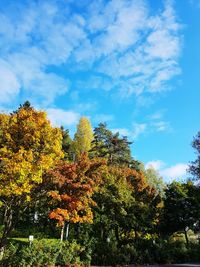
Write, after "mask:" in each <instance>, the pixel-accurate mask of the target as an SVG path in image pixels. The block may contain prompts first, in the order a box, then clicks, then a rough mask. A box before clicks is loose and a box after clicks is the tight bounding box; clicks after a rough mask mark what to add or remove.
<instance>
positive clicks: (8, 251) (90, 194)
mask: <svg viewBox="0 0 200 267" xmlns="http://www.w3.org/2000/svg"><path fill="white" fill-rule="evenodd" d="M131 144H132V142H129V141H128V139H127V137H125V136H120V134H119V133H113V132H112V131H110V130H109V129H108V128H107V125H106V124H104V123H100V124H99V125H98V126H97V127H96V128H94V131H93V130H92V127H91V124H90V122H89V119H87V118H85V117H83V118H81V119H80V121H79V123H78V125H77V132H76V133H75V136H74V138H73V139H72V138H71V137H70V134H69V130H67V129H64V128H63V127H61V128H54V127H52V126H51V124H50V122H49V121H48V119H47V117H46V113H45V112H43V111H37V110H35V109H34V108H33V107H31V105H30V103H28V102H26V103H25V104H24V105H22V106H20V107H19V109H18V110H16V111H15V112H13V113H11V114H9V115H8V114H0V203H1V211H0V219H1V228H0V231H1V243H0V249H1V250H0V257H1V259H0V261H1V266H48V265H49V266H53V265H61V266H64V265H66V264H93V265H116V264H130V263H137V264H143V263H170V262H176V263H178V262H181V261H193V262H194V261H199V260H200V258H199V254H198V250H199V244H198V240H197V239H195V240H194V241H192V237H191V236H193V237H194V236H195V235H196V233H198V231H199V225H200V223H199V218H200V204H199V203H200V189H199V186H198V185H196V184H194V183H193V182H191V181H188V182H185V183H179V182H173V183H171V184H168V185H167V184H165V183H164V182H163V179H162V177H161V176H160V175H159V173H157V172H156V171H155V170H154V169H153V168H149V169H145V167H144V164H143V163H141V162H139V161H138V160H136V159H134V158H133V157H132V156H131V149H130V145H131ZM193 147H194V148H195V149H196V150H197V153H198V155H197V157H198V158H197V160H196V161H194V162H193V163H191V166H190V171H191V173H192V174H194V176H195V177H196V178H199V133H198V135H197V137H196V138H195V140H194V141H193ZM191 231H192V234H191ZM30 234H31V235H34V237H35V239H36V240H34V241H33V243H32V244H30V245H29V243H27V242H25V241H23V242H22V241H19V240H18V241H16V238H17V237H18V238H22V237H24V238H26V240H27V238H28V236H29V235H30ZM181 235H182V236H181ZM41 238H43V240H41V241H40V239H41ZM52 238H53V239H52ZM193 239H194V238H193Z"/></svg>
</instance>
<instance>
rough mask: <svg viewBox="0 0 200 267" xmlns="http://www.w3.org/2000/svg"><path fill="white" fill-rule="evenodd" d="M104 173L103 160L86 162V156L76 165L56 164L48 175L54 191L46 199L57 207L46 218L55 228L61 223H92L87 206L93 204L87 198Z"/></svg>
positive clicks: (96, 187)
mask: <svg viewBox="0 0 200 267" xmlns="http://www.w3.org/2000/svg"><path fill="white" fill-rule="evenodd" d="M106 170H107V168H106V162H105V161H103V160H99V159H93V160H89V158H88V157H87V155H86V154H82V155H81V157H80V158H79V160H78V161H77V162H76V163H68V162H65V161H60V162H59V164H57V166H56V167H55V168H54V169H53V170H51V171H50V172H49V174H48V177H49V179H50V181H51V183H53V185H54V188H55V189H54V190H53V191H50V192H49V196H50V197H51V203H52V204H53V205H55V206H57V208H55V209H53V211H52V212H51V213H50V215H49V217H50V218H51V219H55V220H57V222H58V225H59V226H62V225H63V224H64V222H65V221H70V222H73V223H77V222H80V223H83V222H87V223H92V221H93V214H92V211H91V207H92V206H94V205H95V202H94V201H93V200H92V198H91V197H92V195H93V193H94V192H95V191H96V190H97V189H98V186H99V184H100V182H101V180H102V176H103V174H104V173H106Z"/></svg>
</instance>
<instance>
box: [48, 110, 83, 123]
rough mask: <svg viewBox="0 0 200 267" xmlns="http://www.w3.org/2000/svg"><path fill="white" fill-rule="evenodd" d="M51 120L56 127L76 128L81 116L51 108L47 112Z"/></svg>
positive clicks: (69, 111)
mask: <svg viewBox="0 0 200 267" xmlns="http://www.w3.org/2000/svg"><path fill="white" fill-rule="evenodd" d="M46 112H47V115H48V118H49V120H50V121H51V122H52V124H53V125H54V126H57V127H60V126H61V125H62V126H67V127H69V126H74V125H76V124H77V123H78V120H79V118H80V115H79V114H78V113H76V112H74V111H71V110H63V109H56V108H49V109H47V110H46Z"/></svg>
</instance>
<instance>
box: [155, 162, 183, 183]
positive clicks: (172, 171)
mask: <svg viewBox="0 0 200 267" xmlns="http://www.w3.org/2000/svg"><path fill="white" fill-rule="evenodd" d="M187 169H188V165H187V164H185V163H178V164H176V165H174V166H171V167H169V168H166V169H163V170H161V171H160V174H161V175H162V176H163V177H164V178H165V179H168V180H174V179H183V178H184V176H185V175H186V173H187Z"/></svg>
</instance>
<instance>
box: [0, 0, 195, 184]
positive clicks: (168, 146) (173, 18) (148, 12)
mask: <svg viewBox="0 0 200 267" xmlns="http://www.w3.org/2000/svg"><path fill="white" fill-rule="evenodd" d="M199 29H200V1H199V0H183V1H178V0H177V1H168V0H166V1H162V0H157V1H150V0H112V1H108V0H107V1H103V0H102V1H101V0H95V1H91V0H80V1H75V0H48V1H47V0H46V1H45V0H31V1H30V0H17V1H13V0H1V1H0V110H1V112H7V111H10V110H14V109H16V108H17V107H18V106H19V104H20V103H23V102H24V101H25V100H29V101H30V102H31V103H32V104H33V105H34V106H35V107H37V108H39V109H45V110H46V111H47V113H48V116H49V118H50V120H51V121H52V123H53V124H54V125H58V126H60V125H64V126H65V127H66V128H68V129H70V131H71V134H72V135H73V133H74V131H75V126H76V124H77V122H78V120H79V118H80V117H81V116H88V117H89V118H90V120H91V122H92V125H93V126H96V125H97V124H98V123H99V122H107V125H108V127H109V128H110V129H111V130H113V131H119V132H120V133H121V134H122V135H126V136H128V138H129V139H130V140H131V141H134V144H133V145H132V153H133V156H134V157H136V158H137V159H139V160H141V161H143V162H144V163H145V164H146V165H147V166H149V165H152V166H154V167H155V168H156V169H157V170H159V172H160V174H161V175H162V176H163V177H164V179H165V180H166V181H171V180H172V179H182V178H184V177H186V169H187V164H188V162H189V161H191V160H193V159H194V158H195V155H194V152H193V149H192V148H191V142H192V139H193V136H195V135H196V133H197V131H198V130H199V128H200V122H199V117H200V106H199V100H200V90H199V89H200V88H199V87H200V68H199V66H200V32H199Z"/></svg>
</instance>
